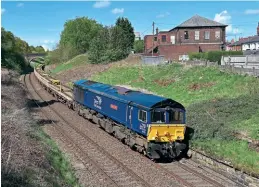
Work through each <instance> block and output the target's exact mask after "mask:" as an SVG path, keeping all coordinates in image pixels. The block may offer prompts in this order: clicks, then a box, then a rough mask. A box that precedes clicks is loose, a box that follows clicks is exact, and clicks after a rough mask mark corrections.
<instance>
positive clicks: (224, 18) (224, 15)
mask: <svg viewBox="0 0 259 187" xmlns="http://www.w3.org/2000/svg"><path fill="white" fill-rule="evenodd" d="M214 21H216V22H219V23H222V24H226V25H228V26H227V28H226V31H227V33H229V34H238V33H240V29H238V28H233V25H232V24H231V15H230V14H229V13H228V11H227V10H224V11H222V12H220V13H217V14H215V17H214Z"/></svg>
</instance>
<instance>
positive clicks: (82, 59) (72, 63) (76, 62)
mask: <svg viewBox="0 0 259 187" xmlns="http://www.w3.org/2000/svg"><path fill="white" fill-rule="evenodd" d="M87 63H88V55H86V54H82V55H78V56H76V57H74V58H72V59H71V60H69V61H67V62H66V63H62V64H58V65H57V66H56V68H55V69H53V70H51V73H52V74H57V73H60V72H63V71H67V70H69V69H72V68H75V67H77V66H82V65H84V64H87Z"/></svg>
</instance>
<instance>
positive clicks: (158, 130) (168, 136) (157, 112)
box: [148, 107, 185, 142]
mask: <svg viewBox="0 0 259 187" xmlns="http://www.w3.org/2000/svg"><path fill="white" fill-rule="evenodd" d="M184 133H185V110H184V109H182V108H171V107H165V108H154V109H153V110H152V111H151V112H150V124H149V129H148V141H159V142H173V141H179V140H183V139H184Z"/></svg>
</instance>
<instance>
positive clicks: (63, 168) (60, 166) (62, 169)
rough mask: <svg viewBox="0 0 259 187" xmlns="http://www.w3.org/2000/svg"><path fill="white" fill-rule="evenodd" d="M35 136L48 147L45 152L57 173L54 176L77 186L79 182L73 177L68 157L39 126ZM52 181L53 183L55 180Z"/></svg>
mask: <svg viewBox="0 0 259 187" xmlns="http://www.w3.org/2000/svg"><path fill="white" fill-rule="evenodd" d="M36 138H38V139H39V140H40V141H41V142H42V143H43V144H45V145H47V147H49V148H50V150H49V151H48V153H47V159H48V160H49V162H50V164H51V165H52V167H53V168H54V169H55V170H56V171H57V172H58V173H59V176H56V178H59V180H62V181H64V183H65V184H67V185H69V186H74V187H79V186H80V185H79V182H78V180H77V178H76V177H75V173H74V170H73V169H72V166H71V164H70V162H69V159H68V157H67V156H66V155H65V154H64V153H62V152H61V151H60V150H59V148H58V146H57V144H56V143H55V142H54V141H53V140H52V139H51V138H50V137H49V136H48V135H47V134H46V133H45V132H44V131H43V130H42V129H41V128H39V131H38V133H37V135H36ZM50 180H53V179H50ZM53 182H54V183H55V181H53Z"/></svg>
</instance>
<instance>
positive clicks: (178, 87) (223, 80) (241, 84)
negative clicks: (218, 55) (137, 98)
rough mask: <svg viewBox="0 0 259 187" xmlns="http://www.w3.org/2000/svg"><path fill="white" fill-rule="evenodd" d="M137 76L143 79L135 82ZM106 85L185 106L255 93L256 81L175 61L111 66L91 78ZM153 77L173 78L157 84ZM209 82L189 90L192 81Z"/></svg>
mask: <svg viewBox="0 0 259 187" xmlns="http://www.w3.org/2000/svg"><path fill="white" fill-rule="evenodd" d="M140 77H143V78H144V81H138V79H139V78H140ZM93 79H94V80H97V81H100V82H104V83H108V84H113V85H115V84H128V85H131V86H133V87H137V88H145V89H147V90H149V91H152V92H154V93H157V94H159V95H163V96H165V97H170V98H172V99H175V100H177V101H179V102H181V103H182V104H184V105H185V106H188V105H190V104H192V103H196V102H200V101H205V100H211V99H214V98H236V97H238V96H240V95H246V94H250V93H254V92H256V93H259V80H258V79H256V78H252V77H243V76H239V75H234V74H230V75H229V74H226V73H223V72H220V71H219V70H218V69H216V68H205V67H194V68H190V69H184V68H182V66H180V65H178V64H174V65H168V66H161V67H120V68H111V69H109V70H108V71H106V72H103V73H101V74H98V75H96V76H94V77H93ZM155 80H174V81H175V82H173V83H171V84H169V85H168V86H161V85H159V84H157V83H156V82H155ZM206 83H211V84H213V86H210V87H203V88H201V89H199V90H192V89H190V87H191V86H192V85H193V84H206Z"/></svg>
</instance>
